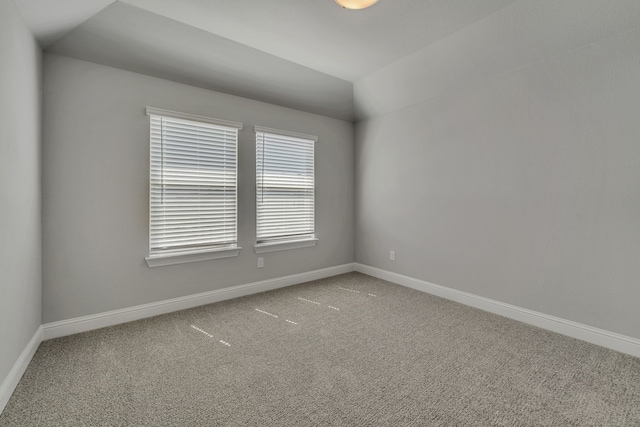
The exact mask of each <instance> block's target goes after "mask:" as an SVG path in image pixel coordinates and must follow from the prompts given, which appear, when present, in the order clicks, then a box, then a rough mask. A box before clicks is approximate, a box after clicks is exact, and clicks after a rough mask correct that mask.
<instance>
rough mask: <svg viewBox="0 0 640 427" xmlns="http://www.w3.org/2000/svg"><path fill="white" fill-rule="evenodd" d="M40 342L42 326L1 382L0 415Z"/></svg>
mask: <svg viewBox="0 0 640 427" xmlns="http://www.w3.org/2000/svg"><path fill="white" fill-rule="evenodd" d="M41 342H42V326H39V327H38V329H37V330H36V333H35V334H33V337H32V338H31V340H30V341H29V343H28V344H27V346H26V347H25V348H24V350H22V353H21V354H20V357H18V360H16V363H14V365H13V368H11V370H10V371H9V375H7V377H6V378H5V379H4V381H3V382H2V385H0V414H1V413H2V411H4V407H5V406H7V403H8V402H9V399H10V398H11V395H12V394H13V391H14V390H15V389H16V387H17V386H18V383H19V382H20V378H22V375H24V371H26V370H27V366H29V363H31V359H33V355H34V354H36V350H38V346H39V345H40V343H41Z"/></svg>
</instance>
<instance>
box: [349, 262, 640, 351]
mask: <svg viewBox="0 0 640 427" xmlns="http://www.w3.org/2000/svg"><path fill="white" fill-rule="evenodd" d="M355 271H358V272H360V273H364V274H367V275H369V276H373V277H377V278H379V279H383V280H387V281H389V282H393V283H396V284H398V285H402V286H406V287H408V288H413V289H416V290H419V291H422V292H426V293H428V294H432V295H436V296H439V297H442V298H446V299H448V300H452V301H456V302H459V303H461V304H465V305H468V306H471V307H475V308H479V309H481V310H484V311H488V312H490V313H494V314H498V315H500V316H504V317H508V318H510V319H514V320H518V321H520V322H524V323H528V324H530V325H534V326H537V327H539V328H543V329H547V330H549V331H553V332H557V333H560V334H563V335H567V336H569V337H572V338H577V339H579V340H582V341H587V342H590V343H592V344H597V345H599V346H602V347H606V348H610V349H612V350H616V351H619V352H621V353H626V354H630V355H632V356H636V357H640V340H639V339H636V338H632V337H628V336H625V335H620V334H617V333H615V332H609V331H606V330H604V329H598V328H594V327H592V326H588V325H584V324H582V323H577V322H573V321H571V320H566V319H562V318H560V317H555V316H550V315H548V314H544V313H539V312H537V311H533V310H528V309H526V308H522V307H518V306H515V305H511V304H506V303H503V302H500V301H496V300H492V299H489V298H484V297H481V296H478V295H474V294H470V293H468V292H463V291H458V290H455V289H451V288H447V287H445V286H440V285H436V284H433V283H429V282H426V281H424V280H419V279H414V278H412V277H408V276H403V275H402V274H397V273H392V272H390V271H386V270H382V269H379V268H375V267H370V266H368V265H364V264H359V263H356V264H355Z"/></svg>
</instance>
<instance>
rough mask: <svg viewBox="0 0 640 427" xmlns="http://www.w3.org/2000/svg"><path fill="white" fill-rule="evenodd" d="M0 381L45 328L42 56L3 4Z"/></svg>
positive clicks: (0, 0) (8, 1)
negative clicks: (42, 312)
mask: <svg viewBox="0 0 640 427" xmlns="http://www.w3.org/2000/svg"><path fill="white" fill-rule="evenodd" d="M0 58H2V64H1V65H0V349H1V350H0V383H2V381H3V380H4V379H5V378H6V376H7V374H8V373H9V371H10V370H11V368H12V367H13V365H14V363H15V362H16V360H17V359H18V356H20V353H22V351H23V350H24V349H25V347H26V345H27V343H28V342H29V340H30V339H31V338H32V337H33V335H34V333H35V332H36V330H37V329H38V327H39V326H40V294H41V274H40V273H41V268H40V265H41V262H40V260H41V257H40V252H41V245H40V87H41V86H40V81H41V79H40V70H41V58H42V54H41V51H40V47H39V46H38V45H37V44H36V42H35V41H34V39H33V37H32V36H31V33H30V32H29V30H28V29H27V27H26V26H25V24H24V22H23V20H22V17H21V15H20V13H19V11H18V9H17V7H16V6H15V4H14V3H13V0H0Z"/></svg>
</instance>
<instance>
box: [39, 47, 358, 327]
mask: <svg viewBox="0 0 640 427" xmlns="http://www.w3.org/2000/svg"><path fill="white" fill-rule="evenodd" d="M147 106H153V107H158V108H163V109H169V110H175V111H181V112H185V113H191V114H197V115H203V116H210V117H216V118H220V119H228V120H234V121H240V122H243V123H244V130H243V131H241V132H240V139H239V196H238V203H239V207H238V214H239V220H238V221H239V224H238V234H239V244H240V246H242V247H243V250H242V252H241V254H240V256H239V257H237V258H230V259H221V260H212V261H204V262H196V263H188V264H181V265H174V266H166V267H157V268H153V269H151V268H149V267H147V265H146V263H145V261H144V257H145V256H146V255H147V252H148V191H149V190H148V179H149V166H148V165H149V159H148V157H149V136H148V134H149V124H148V118H147V117H146V116H145V111H144V110H145V107H147ZM254 125H262V126H267V127H272V128H278V129H286V130H291V131H297V132H302V133H308V134H314V135H318V136H319V142H318V143H317V145H316V186H317V195H316V209H317V211H316V229H317V235H318V237H319V239H320V240H319V242H318V245H317V246H316V247H314V248H304V249H298V250H292V251H282V252H274V253H267V254H263V255H264V259H265V267H264V268H262V269H258V268H257V267H256V266H257V255H256V254H255V253H254V251H253V244H254V243H255V137H254V133H253V126H254ZM43 134H44V135H45V138H44V150H43V253H44V257H43V277H44V280H43V323H47V322H53V321H58V320H63V319H69V318H73V317H77V316H83V315H89V314H94V313H100V312H104V311H108V310H114V309H118V308H124V307H130V306H134V305H138V304H144V303H149V302H153V301H160V300H165V299H168V298H175V297H180V296H184V295H190V294H194V293H198V292H205V291H209V290H213V289H220V288H224V287H228V286H232V285H237V284H244V283H250V282H254V281H259V280H264V279H269V278H274V277H280V276H285V275H290V274H295V273H302V272H306V271H310V270H315V269H321V268H325V267H331V266H336V265H341V264H345V263H350V262H353V260H354V240H355V238H354V214H353V211H354V207H353V198H354V188H353V164H354V160H353V124H352V123H349V122H345V121H341V120H337V119H331V118H327V117H323V116H318V115H314V114H310V113H304V112H300V111H295V110H291V109H287V108H283V107H278V106H274V105H270V104H265V103H262V102H258V101H253V100H249V99H245V98H239V97H235V96H231V95H226V94H221V93H216V92H211V91H207V90H204V89H200V88H196V87H191V86H186V85H183V84H179V83H175V82H170V81H166V80H161V79H158V78H154V77H149V76H144V75H141V74H136V73H131V72H127V71H122V70H118V69H115V68H110V67H106V66H102V65H97V64H92V63H89V62H84V61H79V60H76V59H70V58H66V57H62V56H57V55H52V54H46V55H45V61H44V118H43ZM261 256H262V255H261Z"/></svg>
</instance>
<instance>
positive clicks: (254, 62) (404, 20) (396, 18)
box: [16, 0, 515, 120]
mask: <svg viewBox="0 0 640 427" xmlns="http://www.w3.org/2000/svg"><path fill="white" fill-rule="evenodd" d="M514 1H515V0H402V1H397V0H380V1H379V2H378V3H377V4H375V5H374V6H372V7H371V8H369V9H365V10H360V11H353V10H348V9H342V8H341V7H339V6H338V5H336V3H335V2H334V0H295V1H291V0H120V1H114V0H58V1H55V2H52V1H51V0H16V3H17V4H18V6H19V7H20V9H21V11H22V13H23V15H24V17H25V20H26V21H27V24H28V25H29V26H30V28H31V30H32V31H33V32H34V34H35V35H36V37H37V38H38V40H39V41H40V43H41V44H42V46H43V47H44V48H45V50H46V51H48V52H52V53H56V54H60V55H65V56H70V57H74V58H78V59H83V60H88V61H92V62H96V63H100V64H104V65H109V66H114V67H118V68H122V69H126V70H130V71H135V72H140V73H144V74H148V75H152V76H156V77H160V78H166V79H170V80H175V81H178V82H183V83H186V84H191V85H195V86H199V87H204V88H207V89H212V90H218V91H222V92H227V93H231V94H236V95H240V96H245V97H250V98H253V99H257V100H261V101H265V102H270V103H274V104H279V105H283V106H286V107H290V108H296V109H299V110H304V111H310V112H313V113H318V114H323V115H327V116H331V117H337V118H341V119H345V120H353V119H354V118H355V116H354V106H353V105H354V103H353V82H355V81H358V80H359V79H361V78H363V77H365V76H367V75H368V74H370V73H372V72H374V71H376V70H378V69H380V68H382V67H384V66H386V65H388V64H391V63H393V62H394V61H397V60H398V59H400V58H402V57H404V56H406V55H409V54H411V53H412V52H414V51H416V50H419V49H421V48H424V47H425V46H428V45H430V44H432V43H434V42H436V41H438V40H440V39H442V38H444V37H447V36H448V35H451V34H453V33H455V32H456V31H459V30H460V29H462V28H464V27H466V26H468V25H470V24H472V23H474V22H476V21H478V20H481V19H483V18H485V17H486V16H488V15H491V14H492V13H494V12H496V11H498V10H500V9H502V8H504V7H507V6H509V5H510V4H511V3H513V2H514Z"/></svg>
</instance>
